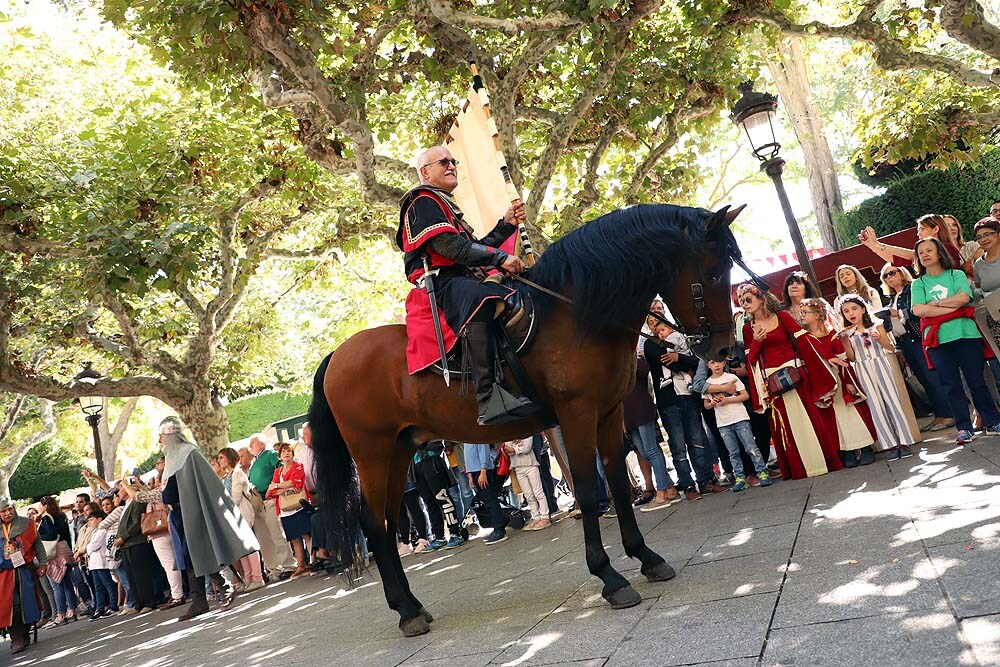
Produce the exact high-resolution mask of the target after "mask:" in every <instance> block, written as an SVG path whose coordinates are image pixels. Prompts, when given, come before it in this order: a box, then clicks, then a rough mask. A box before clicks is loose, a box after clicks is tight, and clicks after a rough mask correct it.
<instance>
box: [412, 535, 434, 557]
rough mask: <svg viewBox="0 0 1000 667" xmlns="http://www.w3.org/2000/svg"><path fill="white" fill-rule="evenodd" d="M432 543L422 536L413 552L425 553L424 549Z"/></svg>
mask: <svg viewBox="0 0 1000 667" xmlns="http://www.w3.org/2000/svg"><path fill="white" fill-rule="evenodd" d="M430 545H431V543H430V542H428V541H427V540H425V539H424V538H422V537H421V538H420V539H419V540H417V544H416V545H415V546H414V547H413V553H415V554H419V553H423V552H424V551H427V547H429V546H430Z"/></svg>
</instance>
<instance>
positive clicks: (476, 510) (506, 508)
mask: <svg viewBox="0 0 1000 667" xmlns="http://www.w3.org/2000/svg"><path fill="white" fill-rule="evenodd" d="M507 483H508V484H509V483H510V482H509V481H508V482H507ZM508 491H509V489H508V488H507V487H505V488H504V489H501V491H500V493H499V494H498V495H499V500H500V512H501V513H502V514H503V515H504V518H505V520H506V524H507V527H509V528H513V529H514V530H521V529H522V528H524V525H525V524H526V523H528V519H529V516H530V515H529V514H528V512H527V510H523V509H521V508H520V507H516V506H514V505H512V504H511V502H510V497H509V496H510V493H509V492H508ZM473 523H477V524H479V525H480V526H483V527H488V526H492V525H493V517H492V516H490V509H489V508H488V507H487V506H486V503H484V502H483V501H481V500H480V499H479V498H474V499H473V500H472V504H471V506H470V507H469V509H468V510H467V511H466V512H465V516H464V517H462V539H466V540H467V539H469V538H468V535H469V532H468V527H469V525H470V524H473Z"/></svg>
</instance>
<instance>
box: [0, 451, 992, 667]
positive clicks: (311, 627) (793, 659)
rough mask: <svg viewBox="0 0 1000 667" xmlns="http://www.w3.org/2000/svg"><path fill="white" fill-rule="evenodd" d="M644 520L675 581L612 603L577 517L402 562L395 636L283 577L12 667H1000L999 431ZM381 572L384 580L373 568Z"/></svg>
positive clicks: (377, 596)
mask: <svg viewBox="0 0 1000 667" xmlns="http://www.w3.org/2000/svg"><path fill="white" fill-rule="evenodd" d="M916 451H917V455H916V456H914V457H913V458H911V459H908V460H905V461H900V462H895V463H893V464H891V465H889V464H887V463H885V462H883V461H881V459H880V460H879V461H878V462H877V463H876V464H874V465H871V466H868V467H865V468H858V469H854V470H848V471H844V472H839V473H834V474H830V475H827V476H824V477H819V478H815V479H812V480H801V481H795V482H779V483H777V484H776V485H775V486H773V487H771V488H770V489H757V488H754V489H750V490H748V491H747V492H745V493H740V494H734V493H725V494H721V495H717V496H714V497H712V496H709V497H706V498H705V499H704V500H702V501H699V502H695V503H682V504H679V505H675V506H673V507H671V508H669V509H666V510H661V511H659V512H653V513H646V514H640V515H639V522H640V525H641V526H642V528H643V530H644V532H645V535H646V536H647V539H648V542H649V544H650V546H651V547H652V548H653V549H655V550H657V551H658V552H659V553H661V554H662V555H663V556H665V557H666V558H667V559H668V560H669V561H670V562H671V563H672V564H673V565H674V566H675V567H676V568H677V570H678V576H677V578H676V579H674V580H673V581H670V582H666V583H660V584H650V583H647V582H646V581H645V579H644V578H643V577H642V575H641V574H639V572H638V569H637V568H638V563H636V562H633V561H630V560H627V559H623V558H622V549H621V546H620V543H619V540H618V532H617V524H616V522H615V521H614V520H613V519H610V520H609V519H602V520H601V525H602V528H603V529H604V531H605V543H606V544H608V545H609V547H608V549H609V553H610V554H611V556H612V559H613V561H614V563H615V564H616V566H617V567H618V568H619V569H620V570H622V571H623V572H625V574H626V576H628V577H629V579H630V580H631V581H632V582H633V584H634V585H635V587H636V589H637V590H638V591H639V592H640V593H641V594H642V596H643V598H644V600H643V602H642V603H641V604H640V605H638V606H637V607H634V608H632V609H627V610H624V611H613V610H611V609H610V608H608V607H607V605H606V604H605V603H604V602H603V600H602V599H601V598H600V595H599V591H600V586H599V583H598V581H597V580H596V579H595V578H593V577H591V576H590V575H589V574H588V573H587V571H586V567H585V565H584V555H583V549H582V543H583V535H582V527H581V526H580V524H579V523H578V522H576V521H573V520H572V519H567V520H563V521H561V522H559V523H558V524H556V525H555V526H554V527H553V528H551V529H549V530H545V531H541V532H537V533H516V534H513V535H512V538H511V539H510V540H508V541H507V542H504V543H501V544H499V545H497V546H495V547H487V546H484V545H483V544H481V543H479V542H478V541H473V542H472V543H471V544H470V545H467V546H465V547H463V548H461V549H458V550H455V551H451V552H443V553H441V552H438V553H436V554H428V555H422V556H421V555H413V556H408V557H406V558H405V559H404V560H403V564H404V566H405V567H406V569H407V572H408V576H409V578H410V582H411V585H412V588H413V590H414V593H415V594H416V595H417V597H419V598H420V599H421V600H422V601H423V602H424V604H425V605H426V606H427V608H428V609H429V610H430V611H431V612H432V613H433V614H434V616H435V617H436V620H435V622H434V623H433V625H432V630H431V632H430V633H429V634H427V635H424V636H422V637H417V638H413V639H405V638H403V637H401V636H400V633H399V631H398V629H397V627H396V623H397V618H396V615H395V614H394V613H392V612H390V611H389V609H388V608H387V607H386V606H385V602H384V598H383V596H382V590H381V587H380V585H379V584H378V582H377V580H376V581H373V580H372V578H371V575H369V576H368V577H367V578H365V579H364V580H362V582H361V585H360V586H359V587H358V588H356V589H355V590H351V591H348V590H344V589H343V588H342V587H341V586H340V581H339V579H337V578H331V577H311V578H308V579H305V580H299V581H295V582H285V583H282V584H280V585H275V586H272V587H270V588H268V589H266V590H264V591H261V592H259V593H256V594H253V595H250V596H244V597H241V598H239V599H238V601H237V605H236V606H235V607H233V608H232V609H231V610H230V611H228V612H226V613H212V614H209V615H206V616H204V617H202V618H201V619H199V620H198V621H196V622H193V623H184V624H181V623H179V622H178V621H177V620H176V618H177V616H179V615H180V611H167V612H155V613H150V614H146V615H142V616H139V617H137V618H130V619H129V620H117V619H115V620H110V621H103V622H100V623H88V622H85V621H84V622H78V623H74V624H71V625H69V626H67V627H64V628H59V629H58V630H50V631H45V632H43V633H41V637H40V639H41V645H40V646H38V647H36V648H32V649H30V650H29V651H28V652H26V653H24V654H22V655H20V656H18V657H17V659H16V660H11V658H10V657H9V656H8V655H7V653H6V647H0V664H3V663H4V662H5V661H8V662H9V663H12V664H13V665H16V666H17V667H28V666H36V665H37V666H47V665H53V666H57V667H72V666H75V665H87V666H89V667H181V666H183V667H196V666H197V665H212V666H218V667H228V666H230V665H231V666H233V667H236V666H237V665H239V666H240V667H253V666H257V665H260V666H261V667H264V666H280V667H295V666H297V665H344V666H352V667H353V666H355V665H390V666H395V665H405V666H407V667H409V666H416V665H425V666H428V667H429V666H431V665H435V666H437V665H440V666H447V667H481V666H485V665H488V664H497V665H543V664H544V665H548V664H573V665H580V666H586V667H590V666H591V665H592V666H594V667H598V666H604V667H619V666H620V667H644V666H647V665H648V666H656V667H667V666H669V665H700V666H705V667H708V666H711V667H755V666H767V667H770V666H773V665H785V666H792V665H795V666H797V667H801V666H803V665H824V666H825V665H864V666H866V667H881V666H882V665H906V666H911V665H912V666H914V667H935V666H939V665H941V666H944V665H1000V486H998V483H1000V438H980V439H979V440H977V441H976V442H974V443H973V444H972V445H971V446H969V447H966V448H964V449H958V448H955V447H954V446H952V445H951V444H949V442H948V441H942V440H938V441H933V442H930V443H926V444H925V445H923V446H919V447H917V448H916ZM372 574H374V569H373V570H372Z"/></svg>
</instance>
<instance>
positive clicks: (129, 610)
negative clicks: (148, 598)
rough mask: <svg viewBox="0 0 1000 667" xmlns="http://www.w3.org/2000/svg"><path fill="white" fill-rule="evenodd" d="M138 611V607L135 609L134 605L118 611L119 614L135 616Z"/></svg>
mask: <svg viewBox="0 0 1000 667" xmlns="http://www.w3.org/2000/svg"><path fill="white" fill-rule="evenodd" d="M138 613H139V610H138V609H133V608H132V607H125V608H124V609H122V610H121V611H120V612H118V615H119V616H135V615H136V614H138Z"/></svg>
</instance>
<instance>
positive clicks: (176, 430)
mask: <svg viewBox="0 0 1000 667" xmlns="http://www.w3.org/2000/svg"><path fill="white" fill-rule="evenodd" d="M160 436H161V437H162V438H163V458H164V462H163V481H164V483H165V482H166V481H167V479H169V478H171V477H173V476H174V475H175V474H176V473H177V471H178V470H180V469H181V468H182V467H183V466H184V464H185V463H186V462H187V458H188V456H190V455H191V452H193V451H194V450H196V449H197V446H195V444H194V443H192V442H191V441H190V440H188V438H187V436H186V435H185V434H184V423H183V422H182V421H181V420H180V418H179V417H175V416H170V417H167V418H166V419H164V420H163V421H162V422H160Z"/></svg>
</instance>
